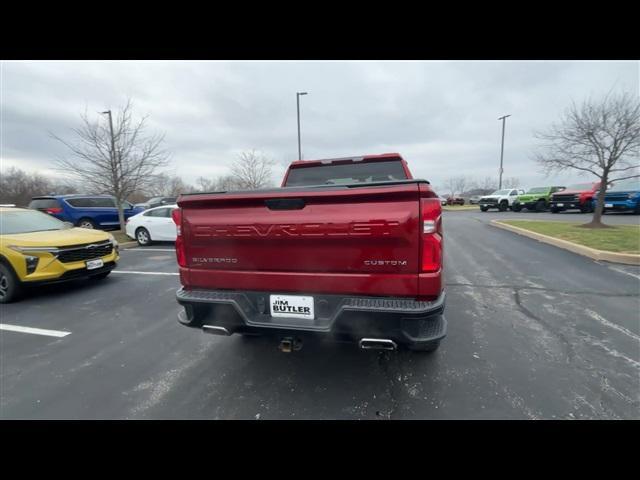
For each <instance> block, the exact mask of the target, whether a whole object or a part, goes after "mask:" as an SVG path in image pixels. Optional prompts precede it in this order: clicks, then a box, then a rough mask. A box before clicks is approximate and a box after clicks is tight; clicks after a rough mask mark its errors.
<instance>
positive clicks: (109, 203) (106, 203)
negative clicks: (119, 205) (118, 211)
mask: <svg viewBox="0 0 640 480" xmlns="http://www.w3.org/2000/svg"><path fill="white" fill-rule="evenodd" d="M91 200H92V201H93V206H94V207H98V208H109V207H110V208H115V206H116V202H115V201H114V200H113V198H104V197H95V198H92V199H91Z"/></svg>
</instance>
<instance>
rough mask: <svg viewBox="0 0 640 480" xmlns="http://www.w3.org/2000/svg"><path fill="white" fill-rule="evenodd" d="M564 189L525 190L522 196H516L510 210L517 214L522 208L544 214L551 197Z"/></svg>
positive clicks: (542, 188)
mask: <svg viewBox="0 0 640 480" xmlns="http://www.w3.org/2000/svg"><path fill="white" fill-rule="evenodd" d="M564 188H565V187H534V188H530V189H529V190H527V192H526V193H525V194H524V195H518V198H516V200H515V201H514V202H513V205H512V206H511V210H513V211H514V212H519V211H520V210H522V209H523V208H526V209H527V210H534V211H536V212H544V211H545V210H547V209H548V208H549V202H550V201H551V195H552V194H554V193H556V192H560V191H562V190H564Z"/></svg>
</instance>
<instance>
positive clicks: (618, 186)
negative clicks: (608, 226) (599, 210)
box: [593, 178, 640, 215]
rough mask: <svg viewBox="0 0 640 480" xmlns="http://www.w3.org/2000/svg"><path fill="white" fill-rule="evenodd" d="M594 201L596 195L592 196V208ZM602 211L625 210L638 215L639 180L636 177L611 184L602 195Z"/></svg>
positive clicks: (639, 210)
mask: <svg viewBox="0 0 640 480" xmlns="http://www.w3.org/2000/svg"><path fill="white" fill-rule="evenodd" d="M596 201H597V196H594V197H593V206H594V208H595V206H596V203H595V202H596ZM604 211H605V212H611V211H614V212H622V211H627V212H633V213H635V214H636V215H640V180H638V179H637V178H636V179H631V180H624V181H622V182H616V183H615V184H613V186H612V187H610V188H609V189H608V190H607V192H606V193H605V195H604Z"/></svg>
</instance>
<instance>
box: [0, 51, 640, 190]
mask: <svg viewBox="0 0 640 480" xmlns="http://www.w3.org/2000/svg"><path fill="white" fill-rule="evenodd" d="M639 65H640V64H639V63H638V62H595V61H594V62H558V61H554V62H539V61H536V62H529V61H526V62H524V61H523V62H520V61H518V62H478V61H474V62H460V61H457V62H370V61H367V62H325V61H323V62H264V61H261V62H193V61H189V62H186V61H185V62H182V61H173V62H170V61H145V62H136V61H132V62H112V61H109V62H2V67H1V74H0V94H1V100H2V101H1V104H2V105H1V125H0V126H1V129H2V139H1V143H2V144H1V149H2V167H7V166H10V165H16V166H20V167H22V168H25V169H38V170H44V171H51V168H52V167H53V163H52V160H53V158H55V157H56V156H59V155H64V154H65V151H64V148H62V147H61V145H59V144H58V143H56V142H55V141H54V140H52V139H51V138H49V136H48V133H47V132H48V131H53V132H55V133H56V134H59V135H63V136H64V135H68V134H70V128H72V127H73V126H74V125H77V123H78V119H79V114H80V113H81V112H83V111H84V110H85V109H86V110H87V112H89V113H90V114H92V112H98V111H102V110H104V109H106V108H113V109H117V108H118V106H119V105H121V104H122V103H123V102H124V101H125V100H126V98H127V97H131V98H132V99H133V100H134V104H135V108H136V112H137V113H138V114H140V115H142V114H145V115H147V114H148V115H149V116H150V117H149V128H150V129H152V130H158V131H162V132H165V134H166V147H167V148H168V149H169V150H170V151H171V152H172V162H173V164H172V166H171V167H170V170H171V171H172V172H175V173H177V174H180V175H182V176H183V177H184V178H185V179H186V180H187V181H191V182H193V181H194V180H195V178H196V177H198V176H200V175H203V176H214V175H220V174H223V173H225V172H226V169H227V166H228V165H229V164H230V163H231V162H232V161H233V160H234V158H235V155H236V154H237V153H238V152H240V151H242V150H246V149H251V148H255V149H258V150H262V151H263V152H264V153H266V154H267V155H269V156H271V157H273V158H274V159H275V160H276V161H277V162H279V167H278V170H277V172H276V173H277V174H278V175H280V174H281V173H282V171H283V170H284V167H285V165H286V164H287V163H288V162H289V161H291V160H294V159H295V158H296V156H297V138H296V111H295V92H296V91H301V90H305V91H308V92H309V95H308V96H306V97H303V98H302V99H301V100H302V140H303V152H304V156H305V158H308V159H311V158H327V157H335V156H349V155H361V154H366V153H383V152H389V151H397V152H400V153H401V154H403V156H404V157H405V158H406V159H407V160H408V162H409V164H410V166H411V168H412V169H413V171H414V173H415V175H416V176H418V177H422V178H427V179H429V180H431V181H432V183H434V184H435V185H441V184H442V183H443V181H444V179H445V178H447V177H448V176H451V175H458V174H467V175H469V176H472V177H477V178H482V177H485V176H496V175H497V170H498V162H499V155H500V128H501V124H500V122H499V121H498V120H497V118H498V117H499V116H501V115H503V114H511V115H512V117H510V118H509V119H508V120H507V135H506V142H505V175H506V176H516V177H519V178H521V180H522V181H523V183H525V184H526V185H533V184H536V183H549V182H569V181H574V180H576V179H578V178H580V177H577V176H576V175H573V174H567V175H563V176H562V177H559V178H555V179H545V178H544V177H543V176H542V175H541V174H540V173H539V171H538V168H537V166H536V165H535V164H534V163H532V162H531V160H530V155H531V153H532V152H533V150H534V148H535V145H536V142H535V140H534V138H533V135H532V134H533V131H534V130H536V129H541V128H544V127H546V126H547V125H548V124H550V123H551V122H553V121H554V120H556V118H557V116H558V114H559V113H560V112H561V111H562V109H563V108H565V107H566V106H567V105H568V104H569V103H570V102H571V100H577V101H579V100H581V99H583V98H585V97H587V96H589V95H601V94H603V93H606V92H607V91H609V90H610V89H611V88H614V87H615V88H618V89H626V90H629V91H632V92H638V91H639ZM96 115H97V113H96Z"/></svg>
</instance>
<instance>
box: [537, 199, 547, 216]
mask: <svg viewBox="0 0 640 480" xmlns="http://www.w3.org/2000/svg"><path fill="white" fill-rule="evenodd" d="M546 209H547V203H546V202H545V201H544V200H538V201H537V202H536V212H538V213H540V212H544V211H545V210H546Z"/></svg>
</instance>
